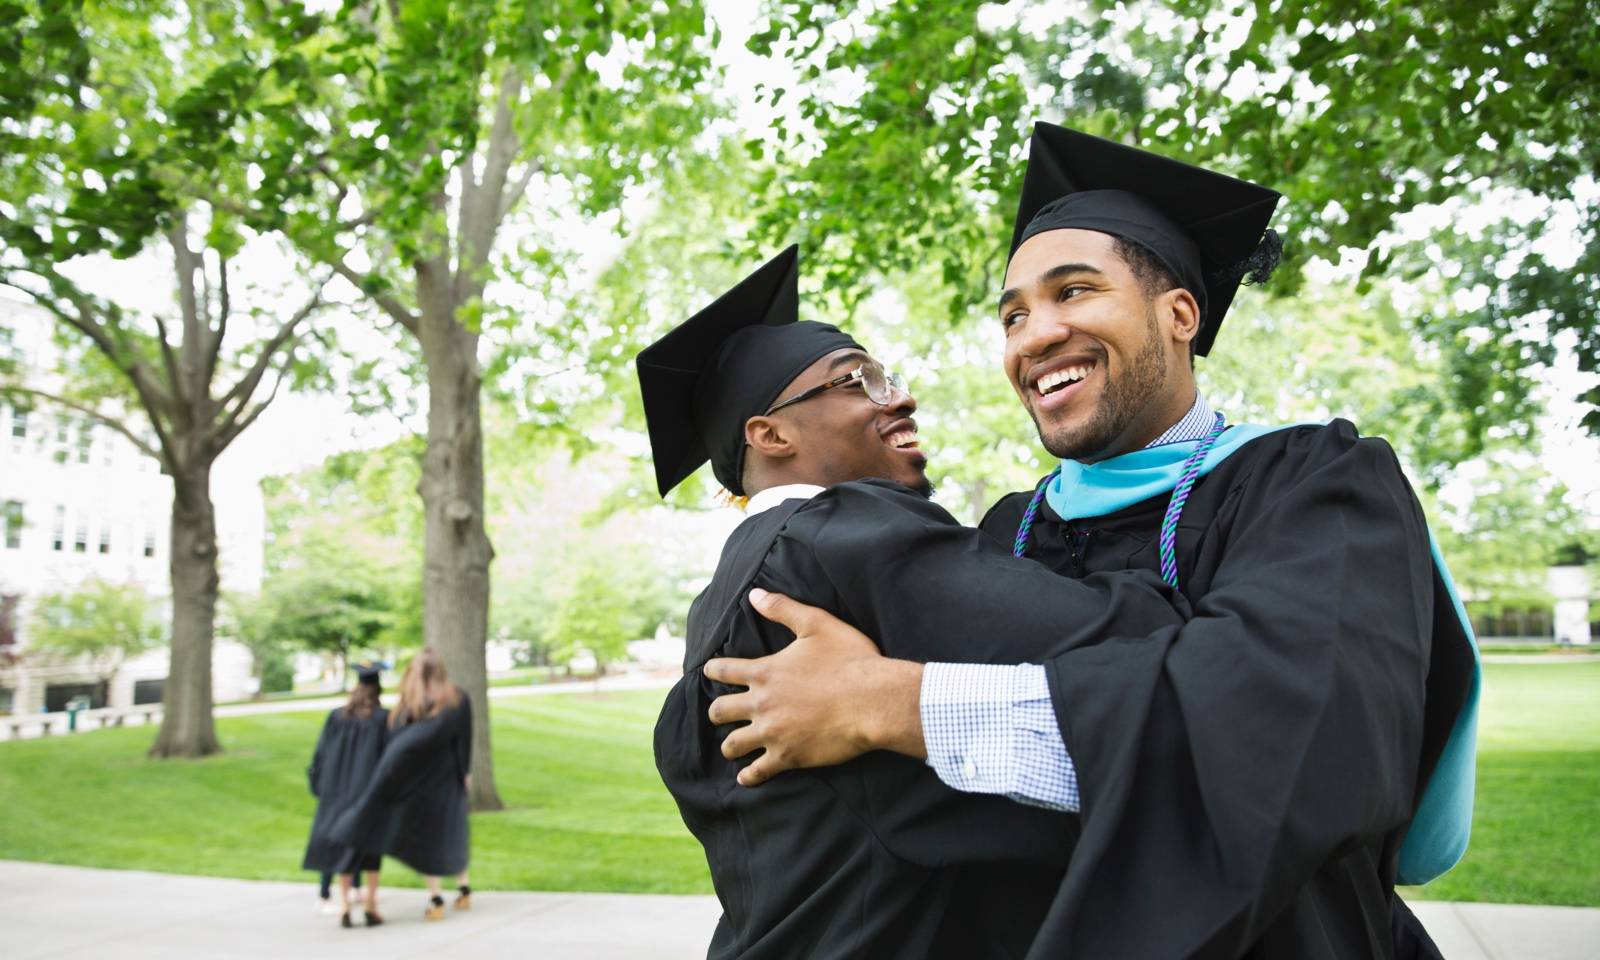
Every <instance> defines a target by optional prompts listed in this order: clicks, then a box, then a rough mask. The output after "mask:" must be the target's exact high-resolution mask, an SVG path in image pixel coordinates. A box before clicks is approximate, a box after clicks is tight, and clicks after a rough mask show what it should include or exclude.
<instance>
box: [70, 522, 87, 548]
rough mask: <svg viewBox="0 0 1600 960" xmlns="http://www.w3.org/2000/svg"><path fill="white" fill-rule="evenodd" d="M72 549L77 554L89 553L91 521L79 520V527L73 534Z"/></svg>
mask: <svg viewBox="0 0 1600 960" xmlns="http://www.w3.org/2000/svg"><path fill="white" fill-rule="evenodd" d="M72 549H73V551H74V552H76V553H88V552H89V521H87V520H84V519H83V518H82V517H79V518H78V527H77V529H76V530H74V531H73V534H72Z"/></svg>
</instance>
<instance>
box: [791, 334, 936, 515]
mask: <svg viewBox="0 0 1600 960" xmlns="http://www.w3.org/2000/svg"><path fill="white" fill-rule="evenodd" d="M868 359H870V358H869V357H868V356H867V354H865V353H863V352H862V351H860V350H852V349H846V350H835V351H834V352H832V353H830V354H828V355H827V356H824V357H823V358H822V359H820V360H818V361H816V362H815V363H813V364H812V365H811V366H809V367H807V368H806V369H805V370H804V371H802V372H801V373H800V375H799V376H797V377H795V378H794V381H793V382H791V383H790V384H789V386H788V387H786V388H784V391H783V392H782V393H781V394H779V396H778V401H779V402H781V401H783V400H786V399H788V398H790V397H795V396H798V395H800V394H801V393H803V392H805V391H806V390H808V389H811V388H812V387H816V386H819V385H821V384H824V383H827V382H828V381H829V380H833V379H835V378H837V377H841V376H843V375H845V374H847V373H849V372H850V371H852V370H854V369H855V368H857V367H859V366H861V365H862V364H863V363H865V362H867V361H868ZM916 409H917V402H916V400H914V399H912V397H911V394H910V393H907V392H906V391H904V390H893V391H892V393H891V396H890V399H889V402H888V403H886V404H878V403H874V402H873V401H872V400H871V399H870V398H868V397H867V394H866V391H865V390H864V389H862V385H861V381H860V380H856V381H853V382H851V383H847V384H844V385H842V386H839V387H835V388H833V389H831V390H824V391H823V392H821V393H819V394H817V395H816V396H814V397H811V398H809V399H807V400H804V401H802V402H800V403H797V404H793V405H791V406H787V407H784V408H783V409H782V410H779V411H777V412H776V413H773V414H772V418H773V419H774V420H787V421H788V423H789V425H790V429H791V430H793V431H795V437H796V440H797V442H796V448H797V450H798V458H797V464H796V466H798V467H800V468H801V469H802V470H803V471H804V472H805V473H806V475H808V476H810V477H813V478H815V479H814V481H813V482H816V483H819V484H820V485H822V486H831V485H833V484H836V483H844V482H847V481H850V480H860V479H863V478H866V477H880V478H883V479H886V480H893V481H895V482H897V483H901V484H904V485H905V486H907V487H910V488H911V489H913V490H918V491H921V492H923V493H927V492H929V486H928V475H927V467H928V457H927V455H926V454H925V453H923V451H922V450H921V449H920V447H919V443H918V438H917V423H916V421H915V420H913V419H911V415H912V414H913V413H915V412H916Z"/></svg>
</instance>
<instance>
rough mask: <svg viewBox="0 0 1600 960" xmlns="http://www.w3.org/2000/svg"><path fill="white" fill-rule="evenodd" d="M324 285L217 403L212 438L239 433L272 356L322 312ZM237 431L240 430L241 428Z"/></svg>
mask: <svg viewBox="0 0 1600 960" xmlns="http://www.w3.org/2000/svg"><path fill="white" fill-rule="evenodd" d="M326 283H327V281H326V280H324V281H323V282H322V283H319V284H317V287H316V291H315V292H313V293H312V295H311V299H310V300H308V301H306V304H305V306H303V307H301V308H300V309H299V310H297V311H295V314H294V316H292V317H290V318H289V319H288V320H285V321H284V322H283V324H282V325H281V326H279V327H278V330H277V332H276V333H274V334H273V335H272V338H271V339H269V340H268V341H267V342H266V344H264V345H263V346H262V348H261V353H260V355H259V356H257V357H256V362H255V363H253V364H251V366H250V369H249V370H248V371H246V372H245V374H244V376H242V377H240V378H239V381H238V382H237V383H235V384H234V385H233V388H232V389H230V390H229V391H228V392H227V393H226V394H224V395H223V397H222V399H221V400H219V401H218V406H219V407H221V408H223V409H224V411H225V412H224V414H223V417H222V419H221V420H220V421H219V422H217V423H216V424H215V425H214V426H213V428H212V429H211V430H210V431H209V432H210V433H211V435H212V436H213V437H217V438H221V437H224V436H226V437H228V438H229V439H231V438H232V437H233V436H237V435H238V430H235V429H234V428H235V426H237V424H238V422H239V417H240V416H241V415H242V414H243V412H244V409H245V407H247V406H249V404H250V397H251V396H252V395H253V394H254V393H255V391H256V387H257V386H259V385H260V384H261V379H262V377H264V376H266V373H267V371H268V370H270V369H271V368H272V361H273V357H274V356H275V355H276V354H277V353H278V351H279V350H281V349H283V346H284V344H286V343H288V342H289V341H290V339H291V338H293V337H294V335H295V329H296V328H297V327H299V326H300V324H301V323H303V322H304V321H305V320H306V319H307V318H308V317H310V316H311V315H312V314H313V313H316V312H317V310H319V309H321V307H322V288H323V286H324V284H326ZM293 352H294V351H293V350H292V349H291V350H290V351H289V353H291V354H292V353H293ZM273 390H274V391H276V390H277V387H273ZM230 404H231V405H232V407H233V409H231V410H228V409H227V407H228V406H229V405H230ZM240 429H243V428H242V427H241V428H240ZM230 430H231V431H233V432H232V433H231V434H230V433H229V431H230Z"/></svg>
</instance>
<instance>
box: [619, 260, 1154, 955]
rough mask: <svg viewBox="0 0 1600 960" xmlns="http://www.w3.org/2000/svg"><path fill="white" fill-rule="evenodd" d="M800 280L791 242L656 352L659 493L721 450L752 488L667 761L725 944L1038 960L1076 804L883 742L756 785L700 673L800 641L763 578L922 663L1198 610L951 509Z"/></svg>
mask: <svg viewBox="0 0 1600 960" xmlns="http://www.w3.org/2000/svg"><path fill="white" fill-rule="evenodd" d="M796 270H797V263H796V251H795V248H793V247H791V248H790V249H788V250H786V251H784V252H783V253H782V254H780V255H779V256H778V257H776V258H775V259H774V260H772V261H771V262H769V263H768V264H766V265H765V266H763V267H762V268H761V269H759V270H757V271H756V272H755V273H754V274H752V275H751V276H750V277H749V278H747V279H746V280H745V281H743V282H742V283H741V284H739V285H738V286H737V287H735V288H734V289H733V290H731V291H729V292H728V293H727V294H726V295H724V296H723V297H722V298H721V299H719V300H718V301H717V302H716V303H714V304H712V305H711V306H710V307H708V308H706V309H705V310H704V311H702V312H701V313H699V314H697V315H696V316H695V317H694V318H692V319H690V320H689V321H687V322H686V323H684V324H683V325H681V326H680V327H678V328H677V329H675V330H673V331H672V332H671V333H669V334H667V335H666V336H665V337H664V338H662V340H660V341H659V342H658V343H656V344H654V345H652V346H651V347H649V348H648V349H646V350H645V351H643V352H642V353H641V354H640V355H639V357H638V361H637V362H638V373H639V381H640V387H641V390H642V393H643V397H644V407H645V414H646V419H647V421H648V427H649V433H650V441H651V447H652V451H653V453H654V457H655V466H656V477H657V482H658V486H659V489H660V491H661V493H662V494H663V495H665V494H666V492H667V491H669V490H670V489H672V488H673V487H674V486H676V485H677V484H679V483H681V482H682V481H683V480H684V479H685V478H687V477H688V476H689V475H690V474H691V473H693V472H694V471H695V470H696V469H697V468H698V467H699V466H701V464H703V463H704V462H705V461H707V460H708V459H709V461H710V462H711V466H712V470H713V472H714V474H715V475H716V478H717V479H718V481H720V482H721V484H722V485H723V486H724V487H726V488H727V489H728V490H729V491H731V492H732V493H734V494H736V495H740V496H748V497H749V503H748V514H749V516H748V517H747V518H746V519H745V520H744V522H743V523H741V524H740V525H739V527H738V528H737V529H736V530H735V531H734V532H733V534H732V536H731V537H730V538H729V540H728V542H727V544H726V546H725V548H724V550H723V553H722V557H721V560H720V562H719V563H718V566H717V570H716V573H715V575H714V576H713V578H712V580H711V583H710V585H709V586H708V587H707V588H706V589H705V591H704V592H703V593H702V594H701V595H700V596H699V597H698V598H696V600H695V601H694V604H693V606H692V608H691V610H690V612H689V619H688V637H687V651H686V654H685V659H684V677H683V679H682V680H681V681H679V682H678V684H677V685H676V686H675V687H674V688H673V689H672V691H671V693H670V694H669V695H668V696H667V699H666V702H665V704H664V706H663V708H662V711H661V716H660V719H659V722H658V723H657V726H656V731H655V754H656V764H657V767H658V769H659V770H660V773H661V776H662V779H663V780H664V781H665V782H666V784H667V787H668V788H669V790H670V791H671V793H672V795H673V798H674V799H675V800H676V801H677V803H678V807H679V810H680V811H681V813H682V815H683V818H684V822H685V823H686V824H687V825H688V827H689V829H690V830H691V831H692V832H693V833H694V835H695V836H696V838H698V839H699V840H700V842H701V843H702V844H703V845H704V847H705V851H706V858H707V861H708V863H709V865H710V868H711V877H712V882H713V884H714V885H715V887H716V892H717V896H718V898H719V899H720V900H721V903H722V907H723V916H722V918H721V921H720V922H719V924H718V926H717V929H716V932H715V935H714V937H713V940H712V943H711V948H710V951H709V956H710V957H713V958H725V957H745V958H756V957H795V958H801V957H804V958H812V960H821V958H844V957H872V958H875V960H893V958H898V957H903V958H907V960H910V958H924V957H951V958H955V957H960V958H964V960H970V958H984V957H997V958H998V957H1018V956H1021V954H1022V952H1023V951H1024V950H1026V949H1027V946H1028V944H1029V942H1030V941H1031V940H1032V939H1033V934H1034V932H1035V930H1036V929H1037V928H1038V925H1039V923H1040V922H1041V920H1042V919H1043V917H1044V911H1045V909H1046V907H1047V906H1048V905H1049V902H1050V899H1051V897H1052V896H1053V895H1054V892H1055V889H1056V887H1057V885H1058V884H1059V881H1060V877H1061V870H1062V868H1063V867H1064V866H1065V865H1066V862H1067V858H1068V857H1069V856H1070V853H1071V850H1072V847H1073V841H1074V839H1075V837H1076V835H1077V827H1078V820H1077V818H1076V817H1075V816H1072V815H1069V814H1063V813H1053V812H1049V811H1045V810H1042V809H1038V808H1034V807H1028V806H1022V805H1019V804H1014V803H1011V802H1009V801H1007V800H1005V799H1003V798H999V797H986V796H974V795H967V794H962V793H959V792H957V791H955V790H952V789H950V788H949V787H947V786H945V785H943V784H941V783H940V782H939V780H938V778H937V777H936V776H935V775H934V774H933V772H932V771H931V770H930V769H929V768H928V767H927V766H926V765H925V764H923V763H921V762H919V761H917V760H914V759H911V758H908V757H904V756H898V755H895V754H891V753H886V752H879V753H874V754H870V755H867V756H864V757H860V758H859V759H856V760H854V761H852V762H850V763H846V764H843V765H840V766H836V767H831V768H828V769H823V770H816V771H807V772H804V773H800V774H797V775H795V776H792V777H786V778H782V779H781V780H780V781H775V782H773V783H771V784H769V785H767V786H765V787H763V788H761V789H760V790H746V789H742V788H740V787H738V786H737V784H736V777H737V775H738V773H739V770H740V769H741V767H743V766H744V764H743V763H739V762H735V761H733V760H730V759H728V758H727V757H725V756H724V750H725V738H726V736H727V730H726V729H725V728H718V727H716V726H714V725H713V723H712V721H711V719H710V718H709V717H708V715H707V710H708V707H709V705H710V703H711V701H712V699H713V698H715V697H716V696H717V695H719V694H722V693H727V692H730V688H728V687H726V686H722V685H720V684H715V683H713V682H711V681H710V680H709V679H707V677H706V676H705V673H704V669H703V668H704V666H705V664H706V662H707V661H708V660H710V659H711V658H713V657H728V656H733V657H750V656H759V655H762V654H766V653H771V652H773V651H776V650H780V649H783V648H784V647H785V646H786V645H787V644H788V643H789V641H790V639H791V636H790V634H789V633H788V632H787V631H785V630H783V629H782V628H780V627H777V626H776V625H774V624H772V623H770V622H769V621H767V620H764V619H762V618H761V617H759V616H757V615H756V614H755V613H754V611H753V610H752V608H751V606H750V604H749V602H748V601H747V598H746V594H747V592H748V591H749V590H750V589H751V588H752V587H758V588H762V589H767V590H777V591H782V592H785V593H788V594H789V595H791V596H795V597H801V598H804V599H805V600H806V601H807V602H809V603H814V604H818V605H819V606H822V607H825V608H827V609H829V610H831V611H833V612H834V613H836V614H838V615H839V616H840V617H843V618H844V619H845V620H847V621H848V622H850V623H854V624H857V625H859V626H860V627H861V628H862V629H865V630H870V631H872V633H873V635H874V636H876V637H878V638H879V642H880V643H881V645H882V648H883V650H884V651H885V652H888V653H890V654H891V655H893V656H896V657H906V658H913V659H918V660H921V659H929V658H937V657H943V658H952V657H960V658H963V659H980V660H981V659H986V658H993V659H994V660H995V661H996V662H1006V661H1008V660H1011V661H1014V660H1015V659H1017V658H1034V657H1043V656H1049V655H1051V653H1052V652H1059V651H1062V650H1065V649H1069V648H1070V647H1072V646H1073V645H1074V644H1076V643H1083V642H1090V641H1095V640H1099V639H1102V638H1106V637H1115V636H1119V635H1127V636H1135V635H1143V634H1144V633H1148V632H1150V631H1152V630H1156V629H1160V628H1163V627H1176V626H1177V625H1178V624H1180V623H1181V622H1182V620H1183V616H1184V613H1185V608H1184V606H1183V604H1182V603H1181V602H1175V601H1176V598H1175V596H1174V594H1173V593H1172V592H1171V591H1170V589H1169V588H1167V587H1166V586H1165V585H1164V584H1163V583H1161V581H1160V579H1159V578H1158V577H1156V576H1155V575H1154V574H1151V573H1148V572H1143V571H1140V572H1135V573H1115V574H1108V575H1105V576H1100V577H1091V578H1086V579H1084V580H1081V581H1078V580H1066V579H1063V578H1061V577H1057V576H1056V575H1054V574H1052V573H1050V572H1049V571H1048V570H1046V569H1045V568H1044V567H1042V566H1040V565H1038V564H1036V563H1034V562H1032V561H1028V560H1020V559H1017V558H1014V557H1012V556H1010V554H1009V553H1008V551H1007V550H1006V549H1005V548H1004V547H1003V546H1002V545H1000V544H997V543H995V542H994V541H992V540H991V539H990V538H988V537H986V536H985V535H984V534H983V533H981V532H980V531H978V530H976V529H974V528H970V527H963V526H961V525H960V524H959V523H957V522H956V521H955V519H954V518H952V517H951V516H950V514H949V513H947V512H946V511H945V510H944V509H943V508H941V507H939V506H938V505H936V504H934V503H932V502H931V501H930V500H929V499H928V498H927V495H928V493H929V487H928V481H927V476H926V472H925V471H926V464H927V457H926V454H925V453H924V451H923V450H922V449H921V444H920V442H919V440H918V434H917V427H916V422H915V420H914V419H913V414H914V413H915V411H916V402H915V401H914V400H913V399H912V397H911V395H910V394H909V393H908V392H907V391H906V389H905V386H904V384H903V383H902V382H901V381H900V379H899V378H898V377H896V376H895V375H893V374H892V373H889V372H888V371H886V370H884V369H883V368H882V366H881V365H880V364H878V363H877V362H876V361H875V360H873V359H872V357H871V356H870V355H869V354H868V353H867V352H866V351H865V350H864V349H863V348H862V347H861V346H860V345H859V344H857V343H856V342H855V341H854V340H853V339H851V338H850V337H849V336H848V335H846V334H845V333H843V332H841V331H840V330H838V329H837V328H835V327H833V326H830V325H828V324H824V323H815V322H799V321H798V320H797V309H798V296H797V288H796ZM1023 596H1027V597H1030V598H1034V599H1036V600H1037V601H1038V602H1037V603H1034V602H1030V603H1029V604H1026V605H1018V604H1016V603H1015V602H1014V599H1015V598H1017V597H1023ZM979 634H983V635H984V637H983V639H982V640H981V642H980V640H979V639H978V637H979Z"/></svg>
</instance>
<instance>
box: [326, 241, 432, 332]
mask: <svg viewBox="0 0 1600 960" xmlns="http://www.w3.org/2000/svg"><path fill="white" fill-rule="evenodd" d="M326 262H327V264H328V266H329V267H330V268H332V269H333V272H334V273H337V274H338V275H339V276H341V277H344V278H345V279H346V280H348V281H350V283H351V284H352V285H353V286H355V288H356V289H357V290H360V291H361V294H362V296H366V297H371V298H372V302H373V303H376V304H377V305H378V306H379V308H381V309H382V310H383V312H384V313H387V314H388V315H389V316H390V317H392V318H393V319H394V322H395V323H398V324H400V326H402V327H405V328H406V329H407V330H409V331H411V332H412V333H416V332H417V317H416V314H414V313H412V312H411V311H410V310H407V309H406V305H405V304H403V303H401V302H400V300H399V299H398V298H396V297H395V296H394V295H392V294H387V293H375V292H373V291H372V290H371V289H369V285H370V284H372V283H373V276H372V274H369V273H362V272H361V271H360V270H357V269H355V268H354V267H352V266H350V265H348V264H346V263H345V262H344V260H343V259H338V260H328V261H326Z"/></svg>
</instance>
